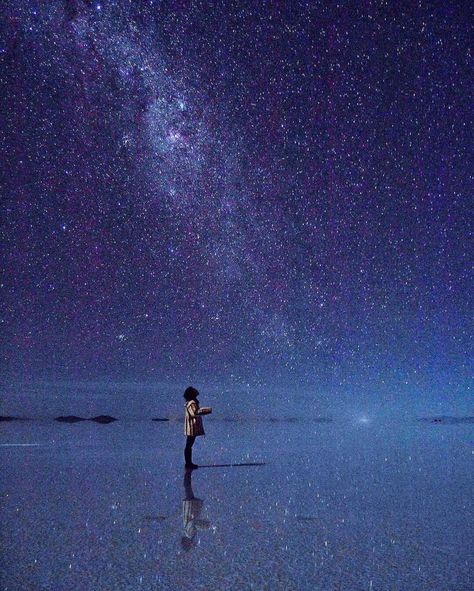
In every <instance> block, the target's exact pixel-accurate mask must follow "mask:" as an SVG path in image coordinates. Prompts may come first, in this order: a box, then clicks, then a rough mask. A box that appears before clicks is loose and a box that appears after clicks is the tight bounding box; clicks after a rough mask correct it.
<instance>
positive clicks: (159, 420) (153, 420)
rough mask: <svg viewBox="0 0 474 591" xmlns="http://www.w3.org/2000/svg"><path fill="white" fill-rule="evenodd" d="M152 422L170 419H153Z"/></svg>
mask: <svg viewBox="0 0 474 591" xmlns="http://www.w3.org/2000/svg"><path fill="white" fill-rule="evenodd" d="M151 420H152V421H169V419H151Z"/></svg>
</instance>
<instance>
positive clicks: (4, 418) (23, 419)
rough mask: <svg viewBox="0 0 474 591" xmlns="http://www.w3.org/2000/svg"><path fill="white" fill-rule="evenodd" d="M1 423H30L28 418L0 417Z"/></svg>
mask: <svg viewBox="0 0 474 591" xmlns="http://www.w3.org/2000/svg"><path fill="white" fill-rule="evenodd" d="M1 421H28V419H27V418H26V417H3V416H0V422H1Z"/></svg>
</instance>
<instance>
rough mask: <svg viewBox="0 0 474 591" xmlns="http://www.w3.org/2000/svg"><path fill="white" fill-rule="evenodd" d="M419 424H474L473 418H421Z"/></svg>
mask: <svg viewBox="0 0 474 591" xmlns="http://www.w3.org/2000/svg"><path fill="white" fill-rule="evenodd" d="M418 421H420V422H421V423H433V424H435V425H457V424H459V423H474V417H448V416H441V417H423V418H421V419H418Z"/></svg>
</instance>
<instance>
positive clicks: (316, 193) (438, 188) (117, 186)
mask: <svg viewBox="0 0 474 591" xmlns="http://www.w3.org/2000/svg"><path fill="white" fill-rule="evenodd" d="M2 12H3V15H2V16H3V19H2V36H1V39H2V45H1V46H0V52H1V53H0V59H1V86H2V89H1V90H2V97H3V108H2V110H1V123H2V125H1V129H2V131H1V144H2V147H3V149H4V151H5V154H6V158H4V159H3V160H2V165H1V170H2V177H3V182H2V185H3V187H4V190H3V195H4V198H3V200H2V202H3V204H2V244H3V249H4V253H5V256H4V271H3V281H2V289H3V300H4V302H5V306H4V308H3V313H2V323H3V324H2V325H3V331H2V332H3V345H2V356H3V359H4V364H3V365H4V367H5V368H6V373H7V375H8V376H10V377H13V378H24V377H28V378H30V377H31V378H41V377H44V376H51V375H53V376H56V377H58V376H63V377H71V376H73V377H87V378H89V377H91V376H94V377H107V379H117V378H124V377H130V378H136V379H149V378H156V379H158V378H159V379H161V380H165V381H166V380H170V381H177V382H179V380H181V379H196V380H201V383H205V382H206V380H210V379H211V378H212V379H217V380H220V381H221V382H222V383H227V384H229V383H234V382H235V383H240V382H246V383H247V382H249V381H251V380H254V379H257V380H258V381H259V383H261V384H263V385H268V387H269V388H270V389H271V388H272V387H276V386H277V385H278V384H295V385H296V384H303V383H304V384H319V385H321V384H322V385H324V384H329V381H331V380H332V382H334V384H335V385H336V386H337V387H341V388H346V389H347V388H349V389H350V387H351V384H352V385H354V386H355V385H357V384H359V382H360V380H362V381H363V382H364V381H365V383H366V384H370V385H371V388H372V389H373V390H374V391H377V389H379V390H380V389H381V388H383V385H384V384H386V383H389V382H392V383H393V380H396V382H397V384H398V385H400V384H403V385H405V386H406V387H407V388H411V389H412V390H413V389H418V391H421V392H425V393H426V392H430V393H433V392H434V391H437V394H436V395H438V394H440V393H441V395H442V396H444V397H449V396H450V395H451V393H453V392H455V391H458V390H459V391H460V392H462V394H461V395H462V396H467V392H466V390H465V383H466V377H467V375H468V364H469V357H470V352H471V349H470V347H469V345H470V343H469V333H470V331H471V329H472V324H471V322H470V318H471V311H472V307H471V303H472V302H471V299H470V296H469V294H470V288H471V286H472V275H470V274H469V268H470V266H469V261H470V260H471V261H472V259H470V253H471V252H472V250H471V244H472V243H470V242H469V239H470V232H469V230H470V228H469V220H470V217H469V207H470V200H471V199H472V188H473V183H472V169H473V168H472V164H473V163H472V153H473V152H472V148H473V146H472V115H473V107H472V105H473V104H474V103H473V101H472V80H473V76H472V74H473V70H472V54H471V53H470V50H469V47H470V40H472V34H473V30H472V29H473V25H472V23H473V19H472V14H471V10H470V9H469V6H468V3H466V2H459V3H458V2H449V3H446V2H416V3H415V2H394V3H386V2H370V1H369V2H350V3H342V2H341V3H335V2H308V3H307V2H296V1H294V2H293V1H292V2H288V3H284V2H283V3H275V2H236V1H229V2H176V1H170V2H151V1H149V2H140V1H137V2H127V1H122V2H107V1H103V2H81V1H73V0H71V1H63V2H59V1H58V2H55V1H47V2H33V1H28V2H27V1H23V0H15V1H11V2H6V3H5V5H4V8H3V10H2ZM430 395H431V394H430Z"/></svg>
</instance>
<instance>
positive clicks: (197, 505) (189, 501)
mask: <svg viewBox="0 0 474 591" xmlns="http://www.w3.org/2000/svg"><path fill="white" fill-rule="evenodd" d="M191 477H192V470H186V472H185V473H184V499H183V535H182V537H181V546H182V548H183V550H185V551H186V552H188V551H189V550H191V548H192V547H193V546H195V545H196V534H197V530H198V529H209V527H210V522H209V520H207V519H199V516H200V514H201V511H202V507H203V505H204V501H203V500H202V499H198V498H196V497H195V496H194V492H193V487H192V482H191Z"/></svg>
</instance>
